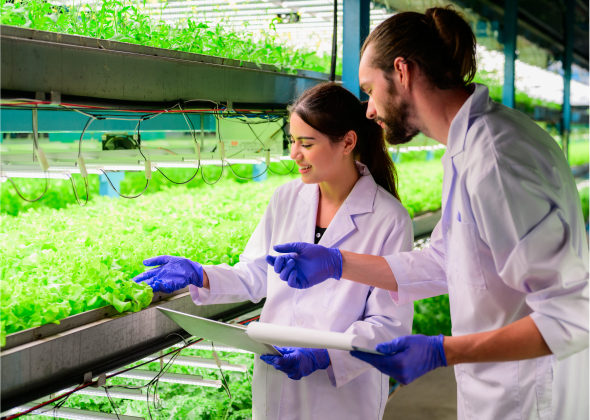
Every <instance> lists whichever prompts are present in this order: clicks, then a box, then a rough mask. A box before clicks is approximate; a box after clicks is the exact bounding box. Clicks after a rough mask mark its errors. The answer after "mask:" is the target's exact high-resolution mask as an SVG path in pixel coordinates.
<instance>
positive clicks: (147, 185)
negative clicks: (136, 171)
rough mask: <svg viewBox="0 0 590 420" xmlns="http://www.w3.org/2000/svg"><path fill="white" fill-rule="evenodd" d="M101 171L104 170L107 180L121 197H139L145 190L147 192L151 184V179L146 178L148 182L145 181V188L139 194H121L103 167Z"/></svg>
mask: <svg viewBox="0 0 590 420" xmlns="http://www.w3.org/2000/svg"><path fill="white" fill-rule="evenodd" d="M100 172H102V173H103V174H104V176H105V178H106V179H107V181H108V182H109V184H110V185H111V187H112V188H113V190H115V192H116V193H117V194H119V196H120V197H123V198H129V199H131V198H137V197H140V196H141V195H143V193H144V192H145V191H146V190H147V189H148V187H149V185H150V180H149V179H146V180H145V181H146V182H145V188H144V189H143V191H142V192H140V193H139V194H137V195H132V196H127V195H123V194H121V193H120V192H119V191H117V189H116V188H115V186H114V185H113V183H112V182H111V180H110V179H109V177H108V175H107V174H106V172H105V171H104V170H102V169H101V170H100Z"/></svg>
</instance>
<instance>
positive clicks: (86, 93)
mask: <svg viewBox="0 0 590 420" xmlns="http://www.w3.org/2000/svg"><path fill="white" fill-rule="evenodd" d="M0 39H1V48H2V56H1V57H0V69H1V73H2V80H1V88H2V90H11V91H19V92H45V93H50V92H55V93H59V95H61V97H62V100H63V98H64V96H68V95H69V96H78V97H85V98H100V99H101V100H102V101H103V102H104V101H113V103H114V104H115V105H118V106H120V103H117V102H120V101H134V102H143V103H147V102H152V103H154V102H155V103H157V102H169V101H178V100H179V99H184V100H190V99H206V100H212V101H216V102H224V103H227V102H232V103H233V104H234V106H236V104H239V103H251V104H275V105H282V106H284V105H285V104H287V103H288V102H289V101H291V100H292V99H293V98H295V97H297V95H298V94H299V93H301V92H302V91H303V90H305V89H306V88H309V87H311V86H313V85H314V84H316V83H319V82H321V81H325V80H327V79H328V76H327V75H323V74H321V73H315V72H307V71H297V74H296V75H293V74H287V73H286V72H285V71H280V70H279V69H277V68H276V67H274V66H270V65H266V64H260V65H259V64H255V63H249V62H240V61H238V60H231V59H225V58H219V57H211V56H205V55H200V54H193V53H187V52H180V51H172V50H166V49H162V48H153V47H145V46H140V45H135V44H128V43H123V42H114V41H108V40H100V39H94V38H88V37H83V36H77V35H66V34H58V33H53V32H45V31H36V30H31V29H26V28H17V27H11V26H2V27H1V34H0ZM54 97H57V95H55V94H54Z"/></svg>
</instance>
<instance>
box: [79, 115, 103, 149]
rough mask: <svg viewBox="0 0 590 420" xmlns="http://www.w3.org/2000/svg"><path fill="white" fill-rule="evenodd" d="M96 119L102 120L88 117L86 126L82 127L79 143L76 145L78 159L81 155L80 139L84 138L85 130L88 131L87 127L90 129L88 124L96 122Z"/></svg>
mask: <svg viewBox="0 0 590 420" xmlns="http://www.w3.org/2000/svg"><path fill="white" fill-rule="evenodd" d="M98 119H102V118H98V117H88V121H86V124H85V125H84V129H83V130H82V134H80V142H79V143H78V157H80V156H81V155H82V138H83V137H84V133H86V130H87V129H88V127H90V124H92V121H94V120H98Z"/></svg>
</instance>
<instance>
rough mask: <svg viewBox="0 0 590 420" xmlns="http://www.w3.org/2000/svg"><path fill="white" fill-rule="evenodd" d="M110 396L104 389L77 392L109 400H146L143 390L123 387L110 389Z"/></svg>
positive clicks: (88, 389)
mask: <svg viewBox="0 0 590 420" xmlns="http://www.w3.org/2000/svg"><path fill="white" fill-rule="evenodd" d="M75 389H76V388H75V387H73V388H67V389H64V390H63V391H61V392H60V394H61V393H66V392H72V391H73V390H75ZM108 391H109V394H108V395H107V393H106V391H105V390H104V388H102V387H101V388H91V387H86V388H82V389H80V390H78V391H76V394H81V395H92V396H96V397H105V398H108V397H109V396H110V397H111V398H121V399H124V400H135V401H145V399H146V394H144V393H143V392H142V391H141V389H127V388H122V387H113V388H109V389H108ZM152 395H153V394H150V398H151V397H152ZM156 398H158V396H157V395H156Z"/></svg>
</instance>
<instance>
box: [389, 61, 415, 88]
mask: <svg viewBox="0 0 590 420" xmlns="http://www.w3.org/2000/svg"><path fill="white" fill-rule="evenodd" d="M393 69H394V72H393V73H394V74H393V77H394V80H396V81H397V82H398V83H399V85H400V86H401V87H402V88H403V89H405V90H406V91H409V90H410V89H411V82H413V79H412V76H413V74H412V66H411V65H410V62H409V61H407V60H406V59H404V58H402V57H397V58H396V59H395V61H394V62H393Z"/></svg>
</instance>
